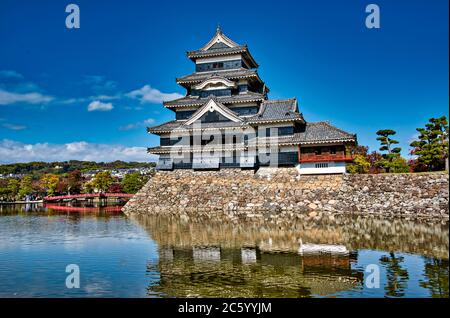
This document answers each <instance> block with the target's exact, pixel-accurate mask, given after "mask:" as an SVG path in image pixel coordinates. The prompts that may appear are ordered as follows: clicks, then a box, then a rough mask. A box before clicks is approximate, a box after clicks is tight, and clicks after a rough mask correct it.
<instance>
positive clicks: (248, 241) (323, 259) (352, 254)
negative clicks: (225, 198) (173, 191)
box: [133, 216, 449, 297]
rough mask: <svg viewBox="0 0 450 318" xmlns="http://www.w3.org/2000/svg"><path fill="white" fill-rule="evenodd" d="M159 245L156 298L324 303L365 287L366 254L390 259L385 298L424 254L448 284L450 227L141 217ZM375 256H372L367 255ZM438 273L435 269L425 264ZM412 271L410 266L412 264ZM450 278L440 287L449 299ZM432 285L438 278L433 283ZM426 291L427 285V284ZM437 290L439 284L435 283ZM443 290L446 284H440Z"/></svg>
mask: <svg viewBox="0 0 450 318" xmlns="http://www.w3.org/2000/svg"><path fill="white" fill-rule="evenodd" d="M133 219H134V220H135V221H137V222H138V223H139V224H140V225H141V226H143V227H144V228H145V229H146V230H147V232H148V233H149V235H150V236H151V237H152V239H153V240H154V241H155V242H156V243H157V244H158V246H159V261H158V263H155V264H149V266H148V272H149V273H159V276H160V279H159V282H158V283H156V284H153V285H152V286H149V289H148V293H149V295H157V296H163V297H164V296H166V297H317V296H319V297H320V296H333V295H342V293H344V292H346V291H352V290H355V291H357V290H362V289H364V288H365V287H364V277H365V276H364V275H365V273H364V270H365V268H364V267H361V266H358V257H359V253H360V251H363V253H364V251H365V250H373V251H378V250H379V251H380V252H376V253H383V252H384V254H382V256H381V257H378V258H377V262H378V264H379V265H380V266H382V267H383V268H385V272H386V277H383V278H382V280H383V293H384V294H383V295H384V296H394V297H395V296H397V297H398V296H402V295H404V294H405V290H406V289H407V285H408V280H409V277H408V273H407V269H405V268H403V267H402V266H403V265H402V261H403V256H401V255H403V254H402V253H414V254H419V255H421V257H422V256H423V257H425V260H429V262H431V263H433V262H436V261H438V262H439V264H438V265H437V267H436V266H435V267H433V268H436V269H437V270H438V274H439V275H440V276H442V277H443V279H444V280H445V277H447V281H448V246H449V245H448V240H449V239H448V225H447V224H445V223H438V224H429V223H420V222H419V223H418V222H417V221H414V222H413V221H406V220H381V219H375V218H362V217H357V218H355V217H339V218H335V217H331V218H326V217H325V218H321V219H320V220H311V221H310V222H305V221H304V220H302V221H301V222H300V221H298V222H295V221H289V222H286V224H256V223H248V224H242V223H227V222H225V221H222V220H210V221H206V220H204V219H199V220H195V219H189V220H183V219H179V218H176V217H155V216H134V217H133ZM366 254H367V253H365V255H366ZM425 263H426V265H424V266H428V267H427V268H428V270H429V269H430V266H429V264H428V263H427V261H425ZM405 266H406V265H405ZM435 274H436V273H434V272H433V273H431V274H430V275H435ZM444 280H440V281H438V282H437V284H438V285H439V286H437V287H436V286H432V287H430V288H434V287H435V289H436V290H439V291H441V292H440V293H441V294H438V296H444V297H445V296H447V297H448V283H447V285H446V286H445V283H444ZM430 281H431V280H430ZM422 283H423V286H426V283H427V282H422ZM434 284H436V282H434ZM440 285H443V286H440Z"/></svg>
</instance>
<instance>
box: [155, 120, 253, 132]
mask: <svg viewBox="0 0 450 318" xmlns="http://www.w3.org/2000/svg"><path fill="white" fill-rule="evenodd" d="M185 122H186V120H172V121H169V122H167V123H164V124H162V125H159V126H155V127H149V128H147V131H148V132H150V133H162V132H167V133H169V132H171V131H174V130H177V131H184V130H191V129H194V128H195V124H193V125H184V123H185ZM242 126H246V124H245V122H234V121H220V122H215V123H201V129H202V130H203V129H210V128H237V127H242Z"/></svg>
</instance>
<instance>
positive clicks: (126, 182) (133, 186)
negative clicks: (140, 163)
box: [122, 173, 148, 193]
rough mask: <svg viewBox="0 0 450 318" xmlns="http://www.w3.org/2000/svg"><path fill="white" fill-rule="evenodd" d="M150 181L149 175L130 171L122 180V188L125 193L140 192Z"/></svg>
mask: <svg viewBox="0 0 450 318" xmlns="http://www.w3.org/2000/svg"><path fill="white" fill-rule="evenodd" d="M147 181H148V177H146V176H142V175H141V174H139V173H129V174H127V175H125V178H123V180H122V188H123V191H124V192H125V193H136V192H138V191H139V190H140V189H141V188H142V187H143V186H144V185H145V183H146V182H147Z"/></svg>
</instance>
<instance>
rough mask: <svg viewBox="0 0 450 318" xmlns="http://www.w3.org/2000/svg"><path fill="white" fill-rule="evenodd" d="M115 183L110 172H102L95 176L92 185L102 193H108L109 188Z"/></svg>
mask: <svg viewBox="0 0 450 318" xmlns="http://www.w3.org/2000/svg"><path fill="white" fill-rule="evenodd" d="M113 183H114V179H113V177H112V176H111V173H110V172H109V171H102V172H99V173H97V174H96V175H95V178H94V179H93V180H92V185H93V186H94V188H96V189H97V190H98V191H100V192H106V191H108V189H109V187H110V186H111V185H112V184H113Z"/></svg>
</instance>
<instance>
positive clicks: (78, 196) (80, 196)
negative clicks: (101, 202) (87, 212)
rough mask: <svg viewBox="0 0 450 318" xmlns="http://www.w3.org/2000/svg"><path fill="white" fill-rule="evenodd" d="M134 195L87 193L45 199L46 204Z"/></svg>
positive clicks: (131, 195) (130, 195)
mask: <svg viewBox="0 0 450 318" xmlns="http://www.w3.org/2000/svg"><path fill="white" fill-rule="evenodd" d="M133 196H134V194H129V193H87V194H68V195H58V196H48V197H45V198H44V201H45V202H50V201H59V200H72V199H90V198H131V197H133Z"/></svg>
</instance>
